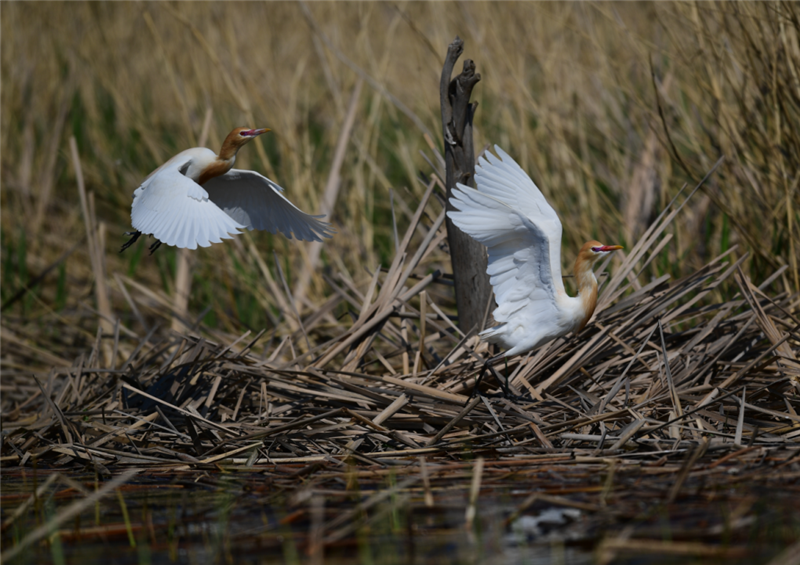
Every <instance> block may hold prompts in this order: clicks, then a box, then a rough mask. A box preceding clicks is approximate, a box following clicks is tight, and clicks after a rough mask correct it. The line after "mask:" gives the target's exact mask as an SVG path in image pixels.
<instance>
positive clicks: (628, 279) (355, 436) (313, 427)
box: [3, 182, 800, 467]
mask: <svg viewBox="0 0 800 565" xmlns="http://www.w3.org/2000/svg"><path fill="white" fill-rule="evenodd" d="M434 187H435V183H433V182H432V183H431V184H430V185H429V187H428V190H427V192H426V194H425V196H424V197H423V199H422V202H421V203H420V204H419V206H418V209H417V212H416V214H415V216H414V217H413V220H412V223H411V225H410V226H409V228H408V231H407V233H406V234H405V237H404V239H403V240H402V242H401V243H400V252H399V253H398V254H397V255H396V257H395V259H394V262H393V263H392V265H391V266H390V268H389V269H388V271H386V272H385V273H383V272H382V271H381V270H377V271H376V272H375V275H374V276H373V278H372V280H371V283H370V285H369V287H368V288H367V290H366V292H365V294H364V295H362V294H361V292H359V290H358V289H356V288H341V287H339V286H336V291H337V293H338V296H337V297H336V298H335V299H331V300H329V301H328V303H326V304H325V305H323V306H322V307H321V308H319V309H318V310H317V311H316V312H314V313H313V314H312V315H311V316H309V317H307V318H306V319H304V320H301V321H299V323H298V324H297V325H298V327H299V329H298V331H297V332H296V333H295V334H294V336H288V337H287V338H285V339H283V340H282V341H281V342H280V343H279V344H278V345H277V346H275V347H273V348H272V350H271V351H270V350H268V349H264V350H263V353H262V354H261V355H256V354H254V353H253V347H254V346H255V344H256V343H257V342H258V341H259V338H260V337H261V336H262V335H263V334H264V332H263V331H262V332H261V334H259V335H258V336H255V338H253V337H251V336H250V335H249V332H248V333H246V334H244V335H242V336H241V337H240V338H239V339H237V340H236V341H234V342H233V343H229V344H220V343H213V342H211V341H208V340H206V339H203V338H200V337H197V336H192V335H176V334H173V335H172V336H171V337H164V336H161V335H158V334H157V333H155V331H154V330H152V331H150V332H149V333H148V335H146V336H144V337H139V336H135V334H134V333H133V332H132V331H130V330H126V328H124V326H121V325H120V324H119V323H117V325H116V327H115V331H114V333H113V335H100V333H98V339H97V343H96V345H95V347H94V348H93V349H92V350H91V352H88V353H87V354H86V355H82V356H81V357H80V358H79V359H77V360H76V362H75V363H74V365H73V366H72V367H69V368H63V369H53V370H52V371H51V372H50V373H49V376H48V378H46V379H45V380H44V381H43V382H42V381H41V380H40V379H37V380H36V381H35V382H34V381H33V380H30V379H29V377H26V376H25V375H24V374H17V375H14V374H13V372H11V373H9V372H7V373H6V376H5V377H4V382H3V392H4V394H3V429H4V432H5V434H4V443H3V461H4V463H6V464H9V463H11V462H14V463H16V464H18V465H26V464H30V461H31V459H32V458H33V459H36V460H38V461H39V464H40V465H42V464H45V463H46V464H48V465H54V466H57V467H61V466H64V465H66V464H68V463H69V462H71V461H76V462H77V461H88V462H93V463H96V464H102V465H104V466H106V467H109V466H113V465H115V464H122V463H125V464H136V465H164V464H182V465H184V464H198V463H211V462H217V463H229V464H237V465H242V464H246V465H248V466H249V465H258V464H263V463H271V462H275V461H298V462H308V461H326V460H327V461H330V460H332V459H337V460H342V459H346V458H351V457H352V458H355V459H357V460H362V461H381V460H385V459H386V458H398V457H406V456H409V455H420V454H446V453H458V452H461V451H462V450H463V449H464V446H465V445H469V446H470V447H471V449H472V450H473V451H475V452H484V451H491V452H493V453H497V454H498V455H500V454H502V455H503V456H510V455H512V454H525V453H537V452H553V451H569V452H574V451H575V450H578V451H581V450H586V451H591V452H592V453H602V454H603V455H604V456H610V455H614V454H622V453H626V451H629V450H631V449H637V450H643V451H645V452H647V451H652V450H656V451H660V452H664V453H667V452H669V451H670V450H676V449H681V448H686V447H687V446H691V445H696V444H698V443H699V442H706V443H707V444H708V446H709V447H710V448H720V449H722V448H733V447H735V446H740V445H742V444H743V443H744V444H748V445H751V446H758V447H780V446H784V445H786V444H787V443H794V442H797V441H798V438H800V416H798V415H797V414H796V410H795V405H796V404H797V402H798V400H800V397H798V391H800V362H798V360H797V354H796V352H797V349H798V347H800V333H798V324H799V323H800V322H798V320H797V319H796V318H795V317H794V316H793V315H792V314H791V312H793V311H795V310H796V308H797V305H798V297H797V296H789V295H787V294H786V293H784V294H778V295H776V296H769V295H768V294H766V290H767V289H768V288H769V286H770V284H771V283H772V282H773V281H774V280H775V279H776V278H777V277H779V276H780V275H781V273H782V272H783V271H782V270H781V271H778V272H776V273H775V274H774V275H773V276H772V277H771V278H770V279H768V280H766V281H763V283H761V284H760V285H759V286H756V285H754V284H753V283H752V282H750V281H749V280H748V279H747V278H746V277H745V276H744V274H743V273H742V271H741V269H740V267H739V265H740V264H741V262H742V261H744V260H745V258H746V255H745V256H742V257H741V258H740V259H739V260H738V261H735V262H731V261H730V260H727V259H728V258H729V257H730V256H731V253H732V252H733V251H734V250H733V249H731V250H729V251H728V252H727V253H725V254H723V255H721V256H719V257H717V258H716V259H714V260H713V261H711V262H710V263H709V264H707V265H706V266H705V267H703V268H702V269H700V270H698V271H697V272H695V273H693V274H692V275H690V276H687V277H685V278H683V279H681V280H679V281H675V282H672V283H669V282H668V280H667V279H668V278H669V277H668V276H663V277H661V278H658V279H656V280H653V281H651V282H649V283H647V284H644V285H642V284H641V283H640V282H639V279H638V277H637V276H636V273H637V272H639V271H641V270H642V269H643V268H644V267H645V266H646V265H647V264H648V263H649V262H650V261H652V260H653V259H654V258H656V257H657V256H658V253H659V251H660V250H661V249H662V248H663V247H664V246H665V245H666V244H667V243H668V241H669V240H670V235H669V234H666V233H665V232H666V228H667V227H668V226H669V225H670V223H671V221H672V220H673V219H674V218H675V216H676V215H677V214H678V213H679V211H680V206H672V207H670V208H668V209H667V210H665V211H664V212H663V213H662V214H661V216H660V217H659V218H658V220H657V221H656V222H655V223H654V224H653V225H652V226H651V227H650V228H649V230H648V231H647V232H646V233H645V235H644V236H643V237H642V238H641V239H640V241H639V243H638V244H637V245H636V246H635V247H634V248H633V249H632V250H631V252H630V254H629V255H628V256H627V257H625V259H624V261H623V262H622V264H621V265H619V266H618V267H617V268H616V270H615V272H614V273H612V274H611V276H610V277H608V278H605V279H603V278H602V275H601V280H605V281H606V282H605V284H603V286H602V290H601V297H600V301H599V305H598V312H597V314H596V316H595V318H594V320H593V322H592V323H590V324H589V325H588V326H587V328H586V329H585V330H584V331H583V332H581V334H580V335H578V336H571V335H570V336H567V337H565V338H561V339H558V340H555V341H553V342H551V343H549V344H547V345H545V346H543V347H541V348H540V349H538V350H536V351H534V352H532V353H530V354H528V355H520V356H516V357H512V358H508V359H504V358H494V359H492V360H491V361H489V359H490V358H491V355H490V353H489V351H488V350H487V347H486V345H485V344H483V343H480V342H479V340H478V338H477V337H476V336H475V335H474V332H473V333H470V334H468V335H464V334H463V333H462V332H461V331H460V330H459V329H458V328H457V327H456V326H455V325H454V324H453V321H452V320H451V319H450V317H448V316H447V315H445V314H444V313H443V312H442V310H441V309H440V308H439V307H438V306H437V305H436V304H435V303H434V302H433V301H432V300H430V298H429V297H428V296H427V294H426V292H425V289H426V287H427V286H428V285H430V284H431V283H434V282H439V281H442V280H444V279H443V277H442V275H441V273H439V272H438V271H436V272H433V273H429V274H427V275H423V274H422V273H419V274H417V273H416V272H415V270H416V268H417V266H418V264H419V263H420V260H421V259H422V258H423V257H424V256H425V255H426V254H427V253H429V252H430V250H431V249H432V248H434V247H435V246H437V245H439V243H440V242H441V241H442V239H443V238H444V233H443V230H444V228H443V218H444V211H443V210H442V211H441V212H440V213H439V214H438V215H437V217H436V219H435V220H434V221H433V222H432V223H431V225H428V226H425V227H423V226H422V222H421V219H422V218H423V216H424V212H425V210H426V208H427V207H428V200H429V198H430V196H431V194H432V193H433V190H434ZM418 230H419V231H420V232H421V233H424V237H423V238H422V241H421V243H420V244H419V245H418V246H417V247H416V248H413V247H412V246H411V240H412V236H414V234H415V233H417V231H418ZM603 269H604V266H601V268H600V271H603ZM381 275H383V276H381ZM729 278H733V279H734V280H735V281H736V284H737V285H738V288H739V293H738V294H737V295H735V296H732V297H730V299H729V300H727V301H725V302H719V303H712V302H710V301H709V300H708V296H709V295H710V294H711V293H712V292H713V291H714V290H715V289H718V288H719V287H720V285H721V284H722V283H723V282H724V281H726V280H727V279H729ZM445 282H447V281H446V280H445ZM331 284H332V285H334V284H335V283H334V282H333V281H331ZM131 300H132V301H133V299H131ZM339 303H346V304H347V306H348V308H349V310H350V311H351V312H353V317H354V318H355V319H354V322H353V324H352V325H351V326H350V327H349V329H347V330H346V331H344V332H343V333H341V334H340V335H337V336H335V337H333V338H331V339H329V340H328V341H326V342H324V343H321V344H319V345H316V346H314V347H311V343H310V341H309V339H312V338H316V337H319V336H320V335H324V334H323V333H321V332H317V326H318V325H320V326H324V322H325V320H326V316H329V315H330V312H331V311H332V310H333V309H334V307H336V306H338V305H339ZM132 306H134V310H137V309H136V308H135V304H133V302H132ZM160 307H163V305H162V304H159V303H157V302H155V303H154V301H148V300H146V299H142V301H141V302H140V305H139V308H138V309H139V310H145V309H157V308H160ZM326 331H328V332H329V331H330V329H328V330H326ZM293 338H296V339H293ZM297 339H302V340H303V341H304V342H305V343H307V344H308V345H307V349H306V351H305V353H302V354H300V355H297V354H296V353H295V349H296V347H295V344H294V343H293V342H294V341H296V340H297ZM125 342H127V343H125ZM131 345H133V346H134V347H133V350H132V351H131V352H130V353H129V354H128V355H127V357H126V359H125V360H124V363H123V364H122V366H120V367H117V366H116V360H117V359H118V358H119V357H120V355H121V351H122V350H123V349H125V347H126V346H127V347H130V346H131ZM105 359H110V360H111V361H110V362H107V361H105ZM12 365H13V364H12ZM481 374H484V378H483V379H482V381H481V383H482V384H481V390H480V393H479V394H476V392H477V391H475V390H474V385H475V383H476V381H477V380H478V379H479V377H480V376H481ZM506 382H507V388H506Z"/></svg>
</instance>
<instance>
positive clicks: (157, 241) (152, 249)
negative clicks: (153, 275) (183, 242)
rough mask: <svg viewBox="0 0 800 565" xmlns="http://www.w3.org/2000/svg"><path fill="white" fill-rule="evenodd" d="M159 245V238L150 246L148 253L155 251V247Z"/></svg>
mask: <svg viewBox="0 0 800 565" xmlns="http://www.w3.org/2000/svg"><path fill="white" fill-rule="evenodd" d="M159 247H161V240H160V239H157V240H156V242H155V243H154V244H153V245H151V246H150V255H152V254H153V253H155V252H156V249H158V248H159Z"/></svg>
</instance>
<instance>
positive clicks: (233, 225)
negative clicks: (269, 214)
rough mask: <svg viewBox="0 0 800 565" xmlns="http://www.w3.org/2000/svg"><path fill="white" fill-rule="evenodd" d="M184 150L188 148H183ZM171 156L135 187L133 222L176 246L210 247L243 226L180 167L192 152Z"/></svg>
mask: <svg viewBox="0 0 800 565" xmlns="http://www.w3.org/2000/svg"><path fill="white" fill-rule="evenodd" d="M184 153H185V152H184ZM181 155H183V158H182V159H175V158H173V159H170V161H168V162H167V163H165V165H164V166H162V167H160V168H159V169H158V170H156V171H155V172H154V173H153V174H152V175H151V176H149V177H148V178H147V179H146V180H145V182H143V183H142V185H141V186H140V187H139V188H137V189H136V190H135V191H134V193H133V194H134V198H133V206H132V209H131V222H132V224H133V227H134V228H136V229H137V230H139V231H140V232H142V233H145V234H152V235H153V236H155V237H156V238H157V239H159V240H161V242H163V243H166V244H167V245H174V246H176V247H185V248H188V249H197V246H198V245H199V246H201V247H208V246H209V245H211V244H212V243H219V242H220V241H222V240H223V239H230V238H231V236H230V235H229V234H237V233H239V231H238V230H239V229H243V227H244V226H242V225H240V224H238V223H237V222H236V221H234V220H233V219H232V218H231V217H230V216H228V215H227V214H225V213H224V212H223V211H222V210H220V209H219V208H218V207H217V205H216V204H214V203H213V202H211V201H210V200H209V198H208V193H207V192H206V191H205V190H204V189H203V187H202V186H200V185H199V184H197V183H196V182H194V181H193V180H191V179H190V178H188V177H186V176H185V175H183V174H182V173H181V172H180V171H181V169H182V168H184V167H185V166H186V165H187V164H189V163H190V162H191V155H184V154H183V153H182V154H181Z"/></svg>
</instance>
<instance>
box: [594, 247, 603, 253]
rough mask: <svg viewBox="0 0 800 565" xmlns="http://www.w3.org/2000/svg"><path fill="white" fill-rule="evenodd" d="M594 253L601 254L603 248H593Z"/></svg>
mask: <svg viewBox="0 0 800 565" xmlns="http://www.w3.org/2000/svg"><path fill="white" fill-rule="evenodd" d="M592 251H594V252H595V253H600V252H601V251H603V248H602V247H592Z"/></svg>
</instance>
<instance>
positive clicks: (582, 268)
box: [574, 241, 622, 332]
mask: <svg viewBox="0 0 800 565" xmlns="http://www.w3.org/2000/svg"><path fill="white" fill-rule="evenodd" d="M617 249H622V246H621V245H603V244H602V243H600V242H599V241H587V242H586V243H584V244H583V247H581V250H580V251H579V252H578V258H577V259H576V260H575V269H574V273H575V281H576V283H577V284H578V291H579V293H578V294H579V296H580V299H581V301H582V302H583V307H584V312H585V315H584V318H583V320H581V322H580V325H579V326H578V329H577V331H578V332H580V331H581V330H582V329H583V328H584V326H586V324H587V322H588V321H589V319H590V318H591V317H592V314H593V313H594V309H595V307H596V306H597V279H596V278H595V277H594V273H592V266H593V265H594V264H595V263H596V262H597V261H599V260H600V259H602V258H603V257H605V256H606V255H608V254H609V253H613V252H614V251H616V250H617Z"/></svg>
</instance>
